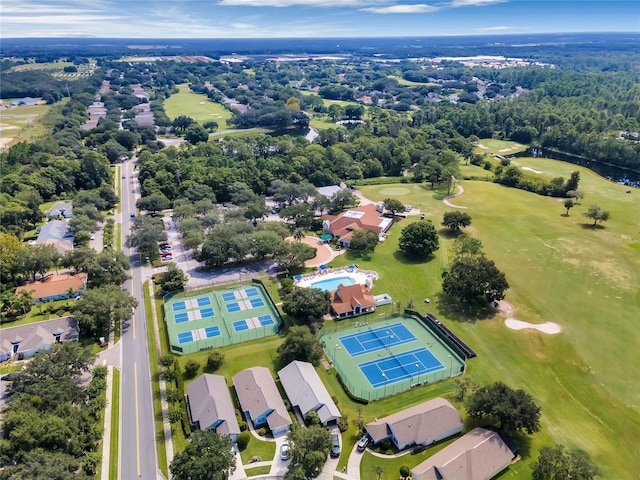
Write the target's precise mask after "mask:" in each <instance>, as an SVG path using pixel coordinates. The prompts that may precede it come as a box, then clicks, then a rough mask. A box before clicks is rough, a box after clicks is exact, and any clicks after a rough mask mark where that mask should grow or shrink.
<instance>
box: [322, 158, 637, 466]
mask: <svg viewBox="0 0 640 480" xmlns="http://www.w3.org/2000/svg"><path fill="white" fill-rule="evenodd" d="M520 160H521V159H518V161H519V162H520ZM525 163H528V164H530V165H532V168H535V169H537V170H540V171H544V172H545V175H550V176H564V177H565V178H568V177H569V175H570V174H571V172H572V171H574V170H579V171H580V174H581V182H580V190H582V191H584V192H585V198H584V199H583V200H582V202H581V204H580V205H578V206H576V207H574V208H573V209H572V210H571V212H570V216H569V217H565V216H563V214H564V212H565V210H564V208H563V202H564V201H563V200H562V199H554V198H549V197H542V196H538V195H535V194H532V193H528V192H524V191H521V190H515V189H510V188H506V187H502V186H500V185H497V184H493V183H489V182H471V181H466V182H463V184H462V185H463V187H464V189H465V193H464V194H463V195H462V196H461V197H458V198H457V199H456V200H455V203H456V204H458V205H465V206H467V207H468V209H467V210H466V211H467V212H468V213H469V214H470V215H471V217H472V219H473V223H472V226H471V227H469V228H468V229H467V230H468V232H469V233H471V234H473V235H474V236H476V237H478V238H479V239H481V240H482V242H483V244H484V250H485V252H486V254H487V256H488V257H489V258H491V259H492V260H494V261H495V262H496V264H497V266H498V268H500V269H501V270H503V271H504V272H505V273H506V276H507V279H508V281H509V283H510V285H511V288H510V290H509V291H508V292H507V298H506V300H508V301H509V302H511V303H512V304H513V305H514V306H515V307H516V311H515V313H514V314H513V316H514V317H515V318H518V319H521V320H525V321H530V322H534V323H539V322H544V321H553V322H556V323H558V324H560V325H561V326H562V328H563V332H562V333H561V334H559V335H556V336H549V335H545V334H542V333H538V332H535V331H528V330H525V331H512V330H509V329H507V328H506V327H505V326H504V322H503V320H504V318H503V317H501V316H500V315H496V316H495V317H494V318H489V319H483V320H476V319H473V318H468V317H467V316H465V314H464V313H462V312H459V311H456V310H453V309H450V308H448V307H447V306H446V305H444V304H441V303H440V302H438V298H439V297H438V293H439V291H440V289H441V272H442V270H443V268H445V266H446V265H447V264H448V263H449V262H450V261H451V258H450V255H449V254H448V252H449V250H450V248H451V244H452V241H453V240H452V239H451V238H447V237H448V235H445V236H443V237H442V238H441V247H440V250H438V251H437V252H436V254H435V257H434V259H433V260H432V261H429V262H426V263H414V262H411V261H407V260H405V259H403V258H402V257H401V256H399V255H398V254H397V253H396V252H395V249H396V246H397V238H398V236H399V235H400V230H401V228H402V227H403V226H404V225H406V224H407V223H409V221H411V220H404V221H402V222H400V223H399V224H398V225H395V226H394V227H393V228H392V229H391V231H390V235H389V238H388V239H387V241H386V242H385V243H384V244H382V245H380V246H379V247H378V248H377V249H376V252H375V253H374V254H373V255H372V256H371V257H370V258H369V259H367V258H356V257H353V256H350V255H349V254H347V255H346V256H343V257H339V258H338V259H337V260H336V261H334V264H335V265H338V264H340V265H343V264H347V263H351V262H353V261H355V262H356V263H358V264H359V265H360V267H362V268H372V269H375V270H377V271H378V272H379V273H380V279H379V280H378V281H377V282H376V284H375V293H384V292H387V293H390V294H391V295H392V297H393V299H394V301H400V302H402V304H403V306H406V304H407V302H408V301H409V300H410V299H412V300H413V301H414V302H415V303H416V304H418V303H419V302H421V301H422V299H423V298H426V297H429V298H431V299H432V304H431V306H430V308H429V309H428V310H429V311H432V312H433V313H435V314H436V315H437V316H438V317H439V318H441V319H443V320H445V321H446V323H447V325H448V326H449V327H450V328H451V329H452V330H453V331H454V332H455V333H457V334H458V335H460V336H461V338H462V339H463V340H465V341H466V342H468V344H469V345H470V346H471V348H473V349H474V350H475V351H476V352H477V353H478V354H479V357H478V358H476V359H473V360H471V361H470V362H469V363H468V374H467V375H468V377H469V378H470V379H471V380H472V381H473V382H475V383H476V384H487V383H491V382H494V381H497V380H501V381H504V382H505V383H507V384H509V385H511V386H512V387H515V388H523V389H524V390H526V391H527V392H529V393H530V394H531V395H532V396H533V397H534V399H535V401H536V402H537V403H538V404H539V405H540V406H541V407H542V431H541V432H539V433H537V434H535V435H533V436H531V437H529V438H528V439H527V438H526V437H524V436H523V437H521V438H519V440H520V442H521V447H522V454H523V460H524V461H523V462H519V463H518V464H516V465H513V466H512V467H511V468H510V469H509V471H508V472H507V473H506V474H505V475H504V476H503V477H501V478H523V479H524V478H529V477H530V474H531V472H530V468H529V464H530V463H531V462H532V461H533V460H535V458H536V457H537V452H538V450H539V448H540V447H542V446H544V445H551V444H553V443H562V444H565V445H566V446H567V447H569V448H572V449H578V450H583V451H586V452H587V453H588V454H589V455H591V457H592V459H593V460H594V461H595V462H596V464H597V465H598V466H599V467H600V468H601V470H602V472H603V476H604V478H616V479H625V478H628V479H632V478H638V476H639V475H640V459H639V458H638V457H637V456H629V455H628V452H630V451H635V449H636V441H637V438H638V436H639V435H640V412H639V403H640V402H639V398H640V383H638V382H637V381H636V378H635V377H636V375H635V374H634V373H633V372H634V371H635V369H637V366H638V365H640V353H639V352H638V348H637V344H638V340H639V336H638V333H637V321H638V318H640V307H639V299H640V291H639V280H638V272H640V256H639V255H638V251H639V247H638V245H639V243H640V238H639V236H638V234H639V232H638V225H637V220H638V211H639V209H638V206H639V205H638V199H637V197H638V191H636V190H633V193H632V194H626V193H625V192H626V190H627V189H628V187H624V186H620V185H616V184H614V183H611V182H609V181H607V180H605V179H603V178H601V177H599V176H597V175H596V174H594V173H593V172H591V171H589V170H587V169H584V168H581V167H578V166H575V165H571V164H568V163H563V162H557V161H552V160H546V159H531V160H525V159H522V164H523V165H524V164H525ZM389 187H390V186H389V185H381V186H367V187H362V191H363V193H364V195H365V196H366V197H368V198H370V199H372V200H377V201H381V200H383V199H384V198H385V195H383V194H381V193H380V190H383V189H384V188H389ZM401 188H410V192H409V193H407V194H406V195H404V196H396V197H394V198H397V199H399V200H400V201H402V202H403V203H410V204H412V205H413V206H414V207H416V206H417V207H418V208H421V209H422V210H423V211H425V212H426V213H427V218H431V219H433V221H434V223H436V225H437V226H438V227H440V226H439V224H440V222H441V220H442V214H443V213H444V211H446V210H447V209H448V208H447V207H446V206H445V205H444V204H443V203H442V202H440V201H439V200H437V199H436V198H434V197H437V198H439V196H438V195H436V194H434V192H432V191H430V190H429V189H428V187H427V186H426V185H424V184H423V185H406V184H404V185H401ZM592 203H597V204H599V205H601V206H602V208H604V209H605V210H608V211H610V213H611V219H610V220H609V221H608V222H606V223H605V225H604V228H596V229H593V228H591V227H590V224H591V223H593V222H591V221H590V220H589V219H587V218H585V217H583V215H582V213H583V212H584V211H585V210H586V208H587V207H588V205H590V204H592ZM443 233H444V232H443ZM400 279H405V280H404V281H400ZM423 306H424V305H421V307H419V308H420V309H422V307H423ZM376 403H377V402H376ZM367 409H368V407H367Z"/></svg>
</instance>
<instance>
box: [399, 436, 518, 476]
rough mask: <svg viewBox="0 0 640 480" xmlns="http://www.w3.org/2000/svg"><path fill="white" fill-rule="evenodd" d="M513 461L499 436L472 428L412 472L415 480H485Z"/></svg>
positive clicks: (511, 455) (511, 454)
mask: <svg viewBox="0 0 640 480" xmlns="http://www.w3.org/2000/svg"><path fill="white" fill-rule="evenodd" d="M513 457H514V455H513V453H512V452H511V450H509V447H507V444H506V443H504V441H503V440H502V438H501V437H500V435H498V433H496V432H494V431H491V430H486V429H484V428H474V429H473V430H471V431H470V432H469V433H467V434H466V435H463V436H462V437H460V438H459V439H458V440H456V441H455V442H453V443H452V444H451V445H449V446H447V447H446V448H444V449H443V450H441V451H439V452H438V453H436V454H435V455H433V456H432V457H430V458H429V459H427V460H425V461H424V462H422V463H421V464H419V465H418V466H416V467H415V468H413V469H412V470H411V472H412V473H413V478H414V480H488V479H490V478H493V477H494V476H495V475H497V474H498V473H500V472H501V471H502V470H504V469H505V468H507V467H508V466H509V465H510V464H511V461H512V460H513Z"/></svg>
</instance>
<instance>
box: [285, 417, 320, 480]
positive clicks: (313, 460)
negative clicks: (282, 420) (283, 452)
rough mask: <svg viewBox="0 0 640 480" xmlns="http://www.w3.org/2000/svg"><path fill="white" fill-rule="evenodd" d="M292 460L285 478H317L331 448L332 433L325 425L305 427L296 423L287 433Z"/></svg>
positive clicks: (291, 479)
mask: <svg viewBox="0 0 640 480" xmlns="http://www.w3.org/2000/svg"><path fill="white" fill-rule="evenodd" d="M287 437H288V440H289V445H291V450H290V451H291V455H290V458H291V462H290V463H289V467H288V469H287V473H286V474H285V476H284V478H285V480H302V479H304V478H316V477H317V476H318V474H319V473H320V471H321V470H322V467H323V466H324V463H325V461H326V460H327V456H328V455H329V451H330V450H331V434H330V433H329V430H327V429H326V428H324V427H319V426H311V427H309V428H304V427H302V426H300V425H296V424H294V425H293V426H292V428H291V431H290V432H289V433H288V435H287Z"/></svg>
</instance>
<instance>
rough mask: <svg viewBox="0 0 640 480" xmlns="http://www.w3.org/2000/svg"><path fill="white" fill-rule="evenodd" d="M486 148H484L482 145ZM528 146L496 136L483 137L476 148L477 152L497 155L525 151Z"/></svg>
mask: <svg viewBox="0 0 640 480" xmlns="http://www.w3.org/2000/svg"><path fill="white" fill-rule="evenodd" d="M480 145H482V146H484V147H486V148H482V146H480ZM527 148H528V146H527V145H521V144H519V143H517V142H511V141H508V140H496V139H495V138H483V139H481V140H480V142H479V144H478V146H477V147H476V148H475V149H474V151H475V152H476V153H494V154H497V155H513V154H514V153H518V152H524V151H525V150H526V149H527Z"/></svg>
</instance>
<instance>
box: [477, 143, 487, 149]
mask: <svg viewBox="0 0 640 480" xmlns="http://www.w3.org/2000/svg"><path fill="white" fill-rule="evenodd" d="M478 148H483V149H485V150H488V148H487V147H485V146H484V145H483V144H481V143H479V144H478Z"/></svg>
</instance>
